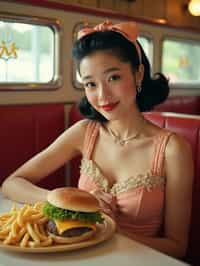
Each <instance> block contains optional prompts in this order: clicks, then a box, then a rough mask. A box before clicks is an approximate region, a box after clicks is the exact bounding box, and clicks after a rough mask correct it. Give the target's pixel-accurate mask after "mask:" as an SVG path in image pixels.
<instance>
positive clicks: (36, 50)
mask: <svg viewBox="0 0 200 266" xmlns="http://www.w3.org/2000/svg"><path fill="white" fill-rule="evenodd" d="M29 19H30V18H29ZM56 35H58V28H57V27H56V25H55V24H51V23H49V25H44V24H42V22H41V24H38V23H37V24H34V22H32V23H30V24H27V23H22V22H21V21H17V19H15V20H14V21H8V20H6V19H1V16H0V88H1V85H2V86H3V85H7V86H8V88H9V85H12V84H15V85H16V84H21V85H22V84H24V86H23V88H30V87H28V86H27V87H26V86H25V84H26V85H28V84H32V85H33V86H32V88H37V84H38V85H39V84H40V89H41V88H42V85H43V84H48V85H52V84H54V85H55V82H58V80H56V77H57V76H58V73H57V72H58V69H56V65H57V64H56V58H55V54H56V50H57V49H58V42H57V41H56V40H57V39H58V38H57V36H56Z"/></svg>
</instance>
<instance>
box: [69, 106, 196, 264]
mask: <svg viewBox="0 0 200 266" xmlns="http://www.w3.org/2000/svg"><path fill="white" fill-rule="evenodd" d="M144 115H145V117H146V118H147V119H149V120H151V121H152V122H153V123H155V124H157V125H158V126H160V127H163V128H167V129H169V130H171V131H173V132H176V133H178V134H180V135H182V136H184V137H185V138H186V139H187V140H188V141H189V142H190V144H191V146H192V151H193V157H194V163H195V176H194V185H193V205H192V217H191V226H190V234H189V246H188V251H187V256H186V261H187V262H189V263H192V265H195V266H197V265H200V252H199V243H200V212H199V205H200V116H199V117H198V116H190V115H187V116H184V115H178V114H170V113H159V112H148V113H144ZM80 119H81V115H80V113H79V111H78V110H77V107H76V105H74V106H73V107H72V109H71V111H70V114H69V126H70V125H72V124H74V123H75V122H77V121H78V120H80ZM80 159H81V157H77V158H75V159H73V160H72V161H71V163H70V178H71V185H72V186H77V182H78V179H79V174H80V173H79V165H80Z"/></svg>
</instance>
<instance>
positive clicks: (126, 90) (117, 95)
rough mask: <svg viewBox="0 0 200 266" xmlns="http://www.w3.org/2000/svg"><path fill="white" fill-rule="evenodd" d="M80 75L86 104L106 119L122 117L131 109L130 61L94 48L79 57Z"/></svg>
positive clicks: (133, 94)
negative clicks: (80, 58) (93, 50)
mask: <svg viewBox="0 0 200 266" xmlns="http://www.w3.org/2000/svg"><path fill="white" fill-rule="evenodd" d="M80 75H81V79H82V82H83V86H84V88H85V93H86V96H87V99H88V101H89V103H90V104H91V105H92V106H93V107H94V108H95V109H96V110H97V111H98V112H99V113H101V114H102V115H103V116H104V117H105V118H106V119H108V120H115V119H119V118H120V117H122V118H123V117H124V116H125V115H128V114H130V112H131V111H132V110H133V109H134V107H135V98H136V82H137V81H136V80H137V76H136V75H135V74H134V73H133V70H132V68H131V65H130V63H128V62H122V61H121V60H120V59H119V58H118V57H116V56H115V55H113V54H112V53H111V52H110V51H97V52H95V53H93V54H91V55H88V56H86V57H85V58H83V59H82V61H81V63H80Z"/></svg>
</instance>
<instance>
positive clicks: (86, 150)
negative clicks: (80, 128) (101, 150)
mask: <svg viewBox="0 0 200 266" xmlns="http://www.w3.org/2000/svg"><path fill="white" fill-rule="evenodd" d="M99 126H100V123H98V122H96V121H90V122H89V123H88V125H87V128H86V132H85V139H84V143H83V156H84V157H85V158H87V159H90V157H91V155H92V151H93V149H94V144H95V141H96V137H97V135H98V133H99Z"/></svg>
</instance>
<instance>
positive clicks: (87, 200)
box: [43, 187, 103, 243]
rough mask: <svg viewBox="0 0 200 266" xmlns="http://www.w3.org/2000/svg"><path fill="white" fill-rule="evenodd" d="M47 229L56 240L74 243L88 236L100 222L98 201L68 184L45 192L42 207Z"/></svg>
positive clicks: (101, 219)
mask: <svg viewBox="0 0 200 266" xmlns="http://www.w3.org/2000/svg"><path fill="white" fill-rule="evenodd" d="M43 212H44V215H45V216H47V217H48V219H49V220H48V223H47V232H48V233H49V235H51V236H52V238H53V239H54V241H55V242H56V243H75V242H80V241H83V240H86V239H88V238H90V237H91V236H92V235H93V234H94V233H95V232H96V224H97V223H102V222H103V217H102V216H101V214H100V212H99V202H98V200H97V199H96V198H95V197H94V196H93V195H92V194H90V193H88V192H86V191H84V190H80V189H77V188H72V187H65V188H57V189H54V190H52V191H50V192H49V194H48V197H47V202H46V203H45V206H44V209H43Z"/></svg>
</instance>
